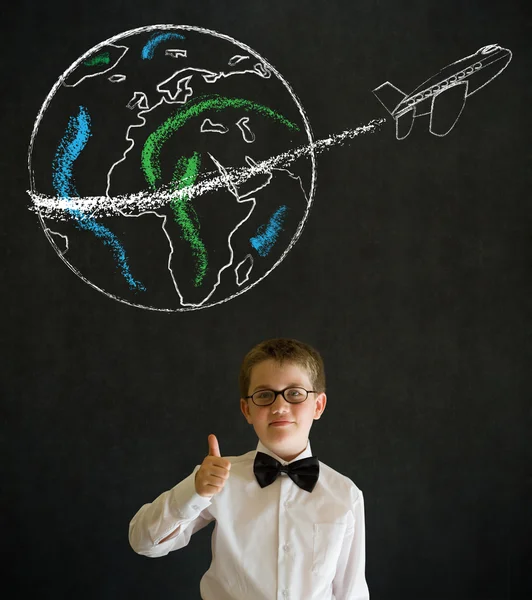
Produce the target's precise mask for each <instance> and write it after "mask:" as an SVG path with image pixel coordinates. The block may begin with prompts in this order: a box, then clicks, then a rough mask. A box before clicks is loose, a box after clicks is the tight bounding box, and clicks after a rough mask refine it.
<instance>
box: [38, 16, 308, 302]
mask: <svg viewBox="0 0 532 600" xmlns="http://www.w3.org/2000/svg"><path fill="white" fill-rule="evenodd" d="M312 144H313V139H312V133H311V129H310V125H309V122H308V119H307V117H306V115H305V112H304V110H303V108H302V106H301V103H300V102H299V100H298V98H297V97H296V95H295V93H294V92H293V90H292V88H291V87H290V85H289V84H288V82H287V81H286V80H285V79H283V77H282V76H281V75H280V74H279V73H278V72H277V71H276V69H275V68H274V67H273V66H272V65H270V64H269V63H268V62H267V61H266V60H264V59H263V58H262V57H261V56H259V55H258V54H257V53H256V52H255V51H254V50H252V49H251V48H249V47H248V46H246V45H244V44H241V43H239V42H237V41H235V40H234V39H232V38H230V37H228V36H226V35H222V34H220V33H217V32H215V31H207V30H205V29H201V28H198V27H192V26H174V25H157V26H150V27H143V28H139V29H135V30H131V31H127V32H125V33H123V34H120V35H117V36H115V37H112V38H110V39H108V40H106V41H104V42H102V43H101V44H98V45H97V46H95V47H94V48H92V49H91V50H89V51H88V52H86V53H85V54H84V55H83V56H81V58H79V59H78V60H77V61H76V62H75V63H74V64H72V65H71V66H70V67H69V68H68V69H67V70H66V71H65V72H64V73H63V75H61V77H59V79H58V81H57V82H56V84H55V85H54V86H53V88H52V90H51V91H50V93H49V94H48V96H47V98H46V100H45V102H44V103H43V106H42V108H41V110H40V112H39V114H38V115H37V118H36V121H35V126H34V129H33V134H32V137H31V141H30V145H29V155H28V166H29V173H30V190H29V193H30V195H31V197H32V198H33V199H34V203H35V206H36V208H34V210H35V211H36V212H37V214H38V216H39V219H40V222H41V224H42V227H43V230H44V232H45V234H46V236H47V237H48V239H49V241H50V242H51V244H52V245H53V247H54V248H55V250H56V251H57V253H58V255H59V256H60V257H61V258H62V259H63V260H64V262H65V263H66V264H67V265H68V266H69V267H70V268H71V269H72V270H73V271H74V273H76V274H77V275H78V276H79V277H81V278H82V279H83V280H84V281H85V282H87V283H89V284H90V285H92V286H93V287H94V288H96V289H97V290H99V291H101V292H103V293H105V294H107V295H108V296H110V297H111V298H114V299H115V300H118V301H121V302H124V303H126V304H129V305H132V306H137V307H140V308H146V309H152V310H161V311H169V312H173V311H187V310H197V309H201V308H206V307H208V306H213V305H215V304H219V303H221V302H225V301H227V300H229V299H231V298H234V297H235V296H237V295H238V294H241V293H243V292H244V291H246V290H248V289H250V288H251V287H253V286H254V285H256V284H257V283H259V281H261V280H262V279H263V278H264V277H265V276H266V275H268V274H269V273H270V272H271V271H272V270H273V269H274V268H275V267H276V266H277V265H278V264H279V263H280V262H281V261H282V260H283V258H284V257H285V256H286V254H287V253H288V251H289V250H290V248H291V247H292V246H293V245H294V243H295V242H296V240H297V239H298V237H299V236H300V234H301V231H302V229H303V227H304V224H305V221H306V219H307V216H308V213H309V209H310V207H311V204H312V200H313V196H314V190H315V180H316V168H315V154H314V151H313V150H312ZM297 148H307V150H308V151H306V152H302V153H301V152H300V154H299V155H298V156H299V158H297V160H292V161H291V162H290V164H289V166H287V165H288V162H287V161H286V160H285V159H286V157H287V156H290V155H292V156H293V155H294V154H293V153H294V149H297ZM291 153H292V154H291ZM283 157H284V159H283Z"/></svg>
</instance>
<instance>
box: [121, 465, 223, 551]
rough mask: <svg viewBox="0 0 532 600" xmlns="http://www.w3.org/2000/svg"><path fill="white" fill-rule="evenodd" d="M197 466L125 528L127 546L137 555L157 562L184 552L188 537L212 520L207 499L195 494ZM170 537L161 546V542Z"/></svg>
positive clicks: (146, 507)
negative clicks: (175, 552) (172, 553)
mask: <svg viewBox="0 0 532 600" xmlns="http://www.w3.org/2000/svg"><path fill="white" fill-rule="evenodd" d="M200 466H201V465H196V467H195V468H194V471H193V472H192V473H191V474H190V475H189V476H188V477H186V478H185V479H183V481H181V482H180V483H178V484H177V485H176V486H175V487H173V488H172V489H170V490H168V491H166V492H163V493H162V494H161V495H160V496H159V497H158V498H156V499H155V500H154V501H153V502H151V503H150V504H145V505H144V506H142V507H141V508H140V510H139V511H138V512H137V514H136V515H135V516H134V517H133V519H132V520H131V522H130V524H129V544H130V546H131V547H132V548H133V550H134V551H135V552H136V553H137V554H142V555H144V556H149V557H151V558H157V557H159V556H166V555H167V554H168V553H169V552H171V551H172V550H179V549H180V548H184V547H185V546H186V545H187V544H188V542H189V541H190V538H191V536H192V535H193V534H194V533H196V531H199V530H200V529H202V528H203V527H205V526H206V525H208V524H209V523H210V522H211V521H213V520H214V517H213V516H212V514H211V513H210V512H209V510H208V506H209V505H210V504H211V498H207V497H204V496H200V495H199V494H197V493H196V487H195V485H194V479H195V477H196V473H197V472H198V471H199V468H200ZM172 533H173V535H172V536H171V537H170V539H168V540H166V541H165V542H161V540H163V539H164V538H166V537H167V536H169V535H170V534H172Z"/></svg>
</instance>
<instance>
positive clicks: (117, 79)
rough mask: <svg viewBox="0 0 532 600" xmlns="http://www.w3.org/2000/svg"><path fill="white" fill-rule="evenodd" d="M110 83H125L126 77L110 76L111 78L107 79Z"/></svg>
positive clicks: (117, 74) (119, 74) (118, 74)
mask: <svg viewBox="0 0 532 600" xmlns="http://www.w3.org/2000/svg"><path fill="white" fill-rule="evenodd" d="M107 79H108V80H109V81H110V82H111V83H122V81H125V80H126V79H127V77H126V76H125V75H123V74H122V73H116V74H115V75H111V77H108V78H107Z"/></svg>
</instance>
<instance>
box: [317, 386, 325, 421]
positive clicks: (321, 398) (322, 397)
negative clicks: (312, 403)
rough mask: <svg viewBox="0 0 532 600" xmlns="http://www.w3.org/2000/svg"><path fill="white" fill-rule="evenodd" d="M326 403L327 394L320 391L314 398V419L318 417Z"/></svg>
mask: <svg viewBox="0 0 532 600" xmlns="http://www.w3.org/2000/svg"><path fill="white" fill-rule="evenodd" d="M326 404H327V394H326V393H325V392H321V394H318V396H317V398H316V408H315V410H314V419H319V418H320V417H321V415H322V414H323V411H324V410H325V405H326Z"/></svg>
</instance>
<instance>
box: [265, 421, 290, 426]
mask: <svg viewBox="0 0 532 600" xmlns="http://www.w3.org/2000/svg"><path fill="white" fill-rule="evenodd" d="M291 424H292V422H291V421H274V422H273V423H270V425H274V426H277V427H282V426H283V425H291Z"/></svg>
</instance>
